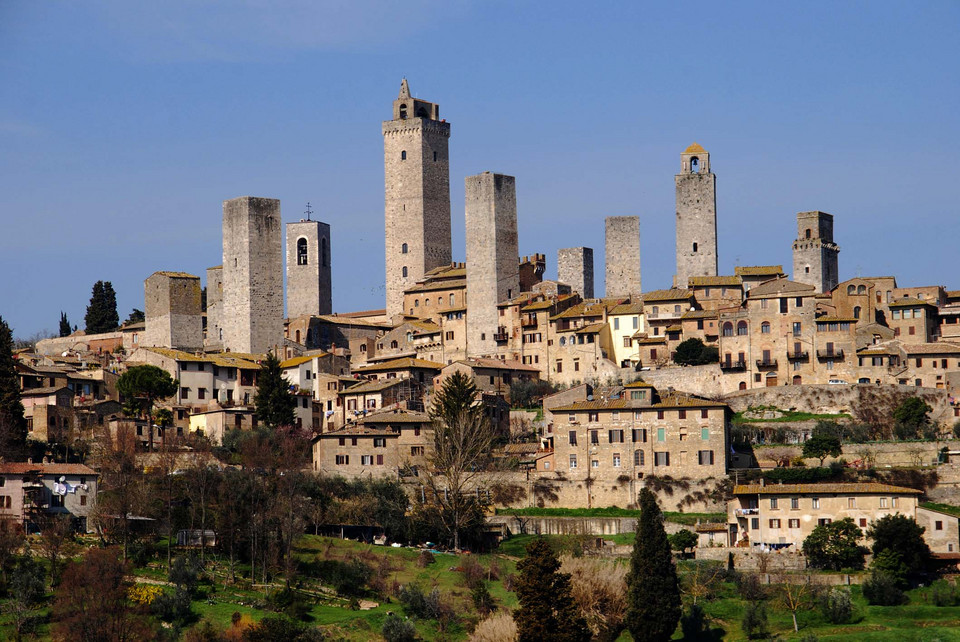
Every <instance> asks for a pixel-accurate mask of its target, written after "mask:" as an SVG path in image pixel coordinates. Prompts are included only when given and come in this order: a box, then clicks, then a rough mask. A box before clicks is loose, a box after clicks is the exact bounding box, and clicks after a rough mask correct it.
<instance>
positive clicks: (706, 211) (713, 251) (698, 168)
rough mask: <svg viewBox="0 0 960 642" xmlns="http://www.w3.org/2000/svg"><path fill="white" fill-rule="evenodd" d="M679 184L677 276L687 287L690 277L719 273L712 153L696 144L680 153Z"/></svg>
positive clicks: (680, 282)
mask: <svg viewBox="0 0 960 642" xmlns="http://www.w3.org/2000/svg"><path fill="white" fill-rule="evenodd" d="M676 184H677V276H676V278H675V280H674V286H676V287H678V288H682V287H686V286H687V282H688V280H689V278H690V277H691V276H717V178H716V176H714V174H713V172H711V171H710V154H709V153H708V152H707V150H705V149H704V148H703V147H701V146H700V145H698V144H697V143H694V144H692V145H690V147H687V148H686V149H685V150H683V153H682V154H681V155H680V173H679V174H677V175H676Z"/></svg>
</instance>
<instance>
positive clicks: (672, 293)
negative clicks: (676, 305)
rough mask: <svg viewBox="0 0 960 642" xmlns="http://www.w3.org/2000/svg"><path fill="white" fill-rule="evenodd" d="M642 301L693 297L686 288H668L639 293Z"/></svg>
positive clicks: (675, 299)
mask: <svg viewBox="0 0 960 642" xmlns="http://www.w3.org/2000/svg"><path fill="white" fill-rule="evenodd" d="M640 296H641V298H642V299H643V302H644V303H649V302H651V301H683V300H684V299H689V298H691V297H693V292H692V291H691V290H688V289H686V288H670V289H669V290H653V291H652V292H647V293H645V294H642V295H640Z"/></svg>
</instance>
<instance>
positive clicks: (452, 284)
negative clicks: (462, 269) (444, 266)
mask: <svg viewBox="0 0 960 642" xmlns="http://www.w3.org/2000/svg"><path fill="white" fill-rule="evenodd" d="M465 287H467V280H466V279H449V280H446V281H439V280H438V281H433V280H431V281H427V282H426V283H417V284H416V285H414V286H412V287H409V288H407V289H406V290H404V292H405V293H406V292H433V291H435V290H450V289H453V288H465Z"/></svg>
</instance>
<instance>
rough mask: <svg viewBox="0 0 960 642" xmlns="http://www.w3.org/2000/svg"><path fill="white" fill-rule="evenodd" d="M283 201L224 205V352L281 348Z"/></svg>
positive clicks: (245, 199)
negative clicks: (281, 216) (281, 211)
mask: <svg viewBox="0 0 960 642" xmlns="http://www.w3.org/2000/svg"><path fill="white" fill-rule="evenodd" d="M281 234H282V232H281V227H280V201H278V200H276V199H273V198H255V197H252V196H242V197H240V198H235V199H232V200H229V201H224V202H223V303H222V308H221V310H222V313H221V319H220V324H221V327H222V328H223V348H224V349H226V350H230V351H232V352H247V353H256V354H260V353H264V352H267V351H268V350H271V349H273V347H274V346H279V345H281V344H282V343H283V254H282V249H281V245H282V238H281Z"/></svg>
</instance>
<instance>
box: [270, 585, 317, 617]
mask: <svg viewBox="0 0 960 642" xmlns="http://www.w3.org/2000/svg"><path fill="white" fill-rule="evenodd" d="M268 601H269V602H270V605H271V606H272V607H273V608H274V609H276V610H277V611H280V612H281V613H283V614H284V615H286V616H287V617H289V618H290V619H292V620H306V619H308V618H309V617H310V604H309V603H308V602H307V601H306V600H305V599H304V597H303V595H302V594H300V593H298V592H297V591H294V590H293V589H290V588H283V589H281V590H279V591H277V592H276V593H274V594H272V595H271V596H270V598H269V600H268Z"/></svg>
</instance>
